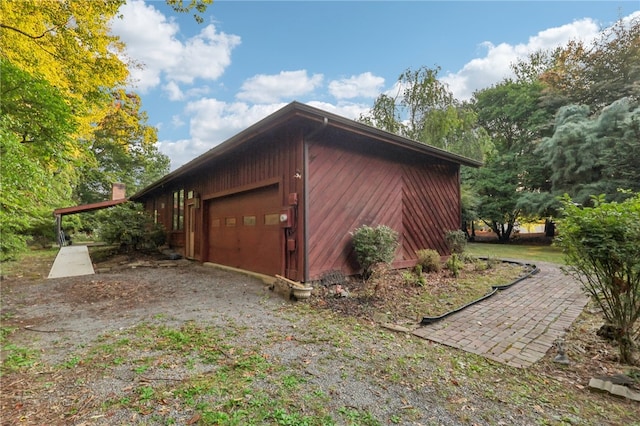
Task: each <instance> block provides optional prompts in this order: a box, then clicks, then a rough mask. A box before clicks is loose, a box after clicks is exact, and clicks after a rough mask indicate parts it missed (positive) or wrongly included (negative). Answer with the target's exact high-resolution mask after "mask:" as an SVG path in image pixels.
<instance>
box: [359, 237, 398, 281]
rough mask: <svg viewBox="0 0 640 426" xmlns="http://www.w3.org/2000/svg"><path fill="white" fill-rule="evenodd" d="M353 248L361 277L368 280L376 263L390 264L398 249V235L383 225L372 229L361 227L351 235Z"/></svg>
mask: <svg viewBox="0 0 640 426" xmlns="http://www.w3.org/2000/svg"><path fill="white" fill-rule="evenodd" d="M351 235H352V236H353V248H354V250H355V253H356V258H357V259H358V263H359V264H360V266H361V267H362V271H363V272H362V275H363V276H364V277H365V278H368V277H369V276H370V275H371V269H372V267H373V266H374V265H376V264H377V263H391V262H392V261H393V259H394V258H395V253H396V249H397V248H398V233H397V232H396V231H394V230H393V229H391V228H389V227H388V226H385V225H379V226H377V227H375V228H372V227H370V226H367V225H363V226H361V227H360V228H358V229H356V230H355V231H354V232H353V233H352V234H351Z"/></svg>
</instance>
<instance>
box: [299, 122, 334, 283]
mask: <svg viewBox="0 0 640 426" xmlns="http://www.w3.org/2000/svg"><path fill="white" fill-rule="evenodd" d="M328 124H329V118H328V117H324V120H323V121H322V126H320V127H319V128H317V129H315V130H314V131H312V132H311V133H309V134H308V135H307V136H306V137H304V136H303V138H302V145H303V149H302V156H303V158H302V161H303V163H304V164H303V172H302V179H303V180H302V182H303V193H304V197H303V200H304V214H303V218H302V224H303V228H304V232H303V238H302V241H303V242H304V244H303V259H302V261H303V262H304V277H303V278H304V282H308V281H309V144H308V143H307V141H308V140H310V139H311V138H313V137H314V136H316V135H317V134H318V133H320V132H321V131H323V130H324V129H325V128H326V127H327V125H328Z"/></svg>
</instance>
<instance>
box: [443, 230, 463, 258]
mask: <svg viewBox="0 0 640 426" xmlns="http://www.w3.org/2000/svg"><path fill="white" fill-rule="evenodd" d="M444 239H445V241H446V242H447V247H449V250H451V253H457V254H461V253H463V252H464V251H465V249H466V248H467V236H466V235H465V233H464V232H462V231H461V230H459V229H457V230H455V231H447V232H446V233H445V235H444Z"/></svg>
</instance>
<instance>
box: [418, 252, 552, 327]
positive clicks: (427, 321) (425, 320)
mask: <svg viewBox="0 0 640 426" xmlns="http://www.w3.org/2000/svg"><path fill="white" fill-rule="evenodd" d="M478 259H483V260H487V259H488V258H486V257H479V258H478ZM500 261H501V262H502V263H512V264H515V265H520V266H522V267H529V268H531V270H530V271H529V272H527V273H526V274H525V275H523V276H521V277H518V278H517V279H515V280H514V281H512V282H510V283H509V284H503V285H494V286H491V291H490V292H489V293H487V294H485V295H484V296H482V297H481V298H479V299H476V300H474V301H472V302H469V303H467V304H466V305H463V306H461V307H459V308H457V309H454V310H453V311H449V312H447V313H445V314H443V315H440V316H438V317H427V316H425V317H422V321H420V325H428V324H433V323H435V322H438V321H440V320H442V319H445V318H446V317H448V316H449V315H453V314H455V313H457V312H460V311H462V310H463V309H466V308H468V307H469V306H473V305H475V304H476V303H479V302H482V301H483V300H485V299H488V298H490V297H491V296H493V295H494V294H496V293H497V292H498V290H506V289H508V288H509V287H511V286H513V285H515V284H517V283H519V282H520V281H522V280H525V279H527V278H529V277H530V276H532V275H535V274H537V273H538V272H540V268H538V267H537V266H536V265H534V264H532V263H524V262H518V261H516V260H505V259H501V260H500Z"/></svg>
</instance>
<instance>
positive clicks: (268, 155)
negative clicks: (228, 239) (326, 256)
mask: <svg viewBox="0 0 640 426" xmlns="http://www.w3.org/2000/svg"><path fill="white" fill-rule="evenodd" d="M301 134H302V129H301V128H299V127H297V126H289V127H288V128H287V129H285V130H282V131H280V132H278V133H271V134H268V135H265V136H262V137H260V138H259V139H256V140H253V141H249V142H246V143H244V144H243V145H242V146H241V147H240V148H239V149H237V150H235V151H233V152H231V153H229V154H226V155H222V156H220V157H218V158H214V159H212V160H211V161H210V162H208V163H207V164H206V166H203V167H200V168H198V169H196V170H194V172H193V173H191V174H189V175H186V176H183V177H181V178H179V179H176V180H175V181H173V182H171V185H167V186H165V187H164V188H163V189H162V190H160V191H156V192H155V193H152V194H149V195H147V196H145V200H144V201H145V204H146V206H147V209H149V210H151V209H152V208H153V207H152V206H153V202H154V201H155V202H156V203H157V205H158V206H159V205H160V203H162V202H164V203H165V208H164V209H162V210H160V209H158V213H159V219H160V221H161V222H162V223H163V224H164V225H165V227H166V229H167V230H168V240H169V243H170V244H172V246H175V247H176V248H178V250H179V251H182V250H183V248H184V241H185V231H179V232H172V231H171V223H172V198H171V194H172V193H173V191H176V190H179V189H184V190H185V194H187V193H188V192H189V191H194V193H195V194H196V195H197V196H198V197H200V198H201V199H203V200H204V199H206V198H210V197H215V196H216V194H219V193H224V192H226V193H233V192H234V191H236V190H237V189H239V188H240V189H241V188H243V187H247V186H250V185H253V184H256V183H260V182H263V181H270V180H271V181H273V180H274V179H277V180H278V181H279V182H280V196H281V198H282V199H281V203H282V206H285V205H286V204H287V201H288V194H289V193H290V192H297V193H298V196H299V199H300V203H301V204H302V203H303V200H302V195H303V194H302V192H303V191H302V189H303V188H302V182H301V180H300V179H297V178H295V177H294V175H295V173H296V171H301V170H302V167H303V164H302V143H301ZM204 206H205V203H204V202H201V203H200V208H199V209H198V210H199V211H198V212H196V223H195V226H196V237H195V238H196V239H195V257H196V259H197V260H201V261H207V260H208V259H207V258H206V256H207V253H206V247H207V243H206V241H204V237H205V235H207V229H206V221H205V217H204V215H205V208H204ZM298 217H299V218H301V217H302V215H301V214H299V215H298ZM298 222H299V223H298V226H297V227H296V229H294V230H292V231H290V234H291V235H289V238H294V239H298V238H299V235H298V234H301V233H300V232H299V229H300V227H301V226H302V220H301V219H299V221H298ZM283 244H284V237H283ZM297 246H298V247H303V245H302V242H301V241H298V242H297ZM287 256H288V258H287V263H288V265H287V269H288V270H292V271H294V274H297V275H296V276H291V277H290V278H292V279H300V280H301V279H302V276H301V275H300V274H302V272H303V267H302V260H303V256H302V253H301V250H300V249H298V250H297V251H295V252H293V253H287ZM281 273H282V274H284V273H285V271H281Z"/></svg>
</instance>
